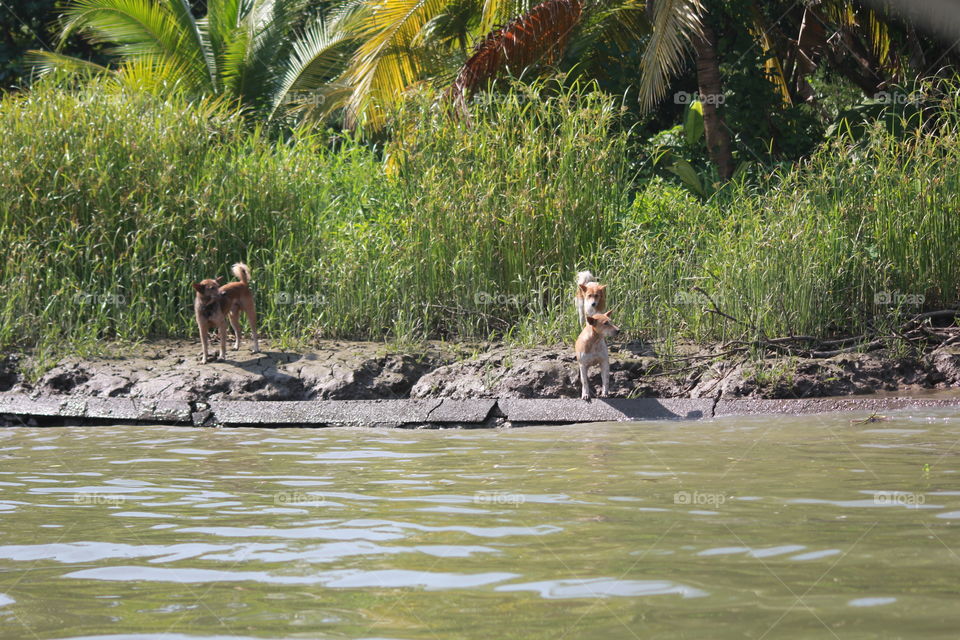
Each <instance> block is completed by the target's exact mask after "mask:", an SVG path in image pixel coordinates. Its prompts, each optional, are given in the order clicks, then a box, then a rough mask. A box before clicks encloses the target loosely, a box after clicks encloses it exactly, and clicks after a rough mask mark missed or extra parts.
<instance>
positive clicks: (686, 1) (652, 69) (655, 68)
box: [638, 0, 703, 109]
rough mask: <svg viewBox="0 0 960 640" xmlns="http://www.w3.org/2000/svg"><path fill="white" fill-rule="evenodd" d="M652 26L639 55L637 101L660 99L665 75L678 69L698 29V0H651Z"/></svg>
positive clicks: (648, 106)
mask: <svg viewBox="0 0 960 640" xmlns="http://www.w3.org/2000/svg"><path fill="white" fill-rule="evenodd" d="M652 4H653V20H652V26H653V30H652V32H651V34H650V39H649V41H648V42H647V46H646V48H645V49H644V51H643V56H642V57H641V58H640V86H639V89H638V93H639V99H640V105H641V106H642V107H643V108H644V109H651V108H653V106H654V105H655V104H656V103H658V102H659V101H660V100H662V99H663V96H664V94H665V93H666V92H667V86H668V83H669V79H670V78H671V77H672V76H673V75H675V74H676V73H677V72H679V71H680V68H681V66H682V64H683V62H684V52H685V50H686V49H687V47H688V46H689V45H690V40H691V38H694V37H699V36H700V33H701V29H702V27H701V22H700V16H701V15H702V14H703V4H702V2H701V0H652Z"/></svg>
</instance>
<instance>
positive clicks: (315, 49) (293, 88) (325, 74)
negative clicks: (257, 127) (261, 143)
mask: <svg viewBox="0 0 960 640" xmlns="http://www.w3.org/2000/svg"><path fill="white" fill-rule="evenodd" d="M354 8H355V6H347V7H345V8H343V9H341V10H340V11H338V12H337V13H336V14H335V15H334V16H332V19H331V20H330V21H329V23H326V22H325V21H322V20H317V21H315V22H314V23H313V24H311V25H310V26H309V27H307V29H306V30H305V31H304V32H303V33H302V34H301V35H300V37H298V38H297V39H296V40H295V41H294V43H293V49H292V51H291V53H290V55H289V56H288V58H287V60H286V61H285V63H284V67H283V72H282V75H281V78H280V81H279V83H278V85H277V90H276V91H275V93H274V95H273V99H272V102H271V105H270V109H269V113H268V117H271V118H272V117H274V116H275V115H276V114H277V113H278V110H279V109H280V107H281V105H283V104H285V103H286V104H289V105H291V107H292V108H293V109H297V108H304V107H306V108H309V107H315V106H321V107H322V106H323V105H324V104H325V103H326V100H327V96H326V95H325V94H324V93H322V92H321V91H319V90H320V89H322V88H323V87H324V86H325V85H327V84H329V83H330V82H332V81H333V80H334V79H336V78H337V77H338V76H339V75H340V74H341V73H343V71H344V69H345V67H346V65H347V63H348V62H349V60H350V53H351V52H352V50H353V49H354V48H356V44H357V42H356V39H355V37H354V36H353V34H352V33H351V32H350V31H349V29H347V28H345V23H347V22H348V21H349V19H350V17H351V16H352V13H353V10H354ZM297 93H302V94H304V95H303V96H301V97H300V98H299V99H298V98H297V97H296V95H295V94H297Z"/></svg>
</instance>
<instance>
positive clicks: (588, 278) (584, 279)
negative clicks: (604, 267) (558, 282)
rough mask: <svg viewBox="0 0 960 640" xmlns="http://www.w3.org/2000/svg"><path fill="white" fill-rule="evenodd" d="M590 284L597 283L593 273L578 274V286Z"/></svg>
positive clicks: (583, 272)
mask: <svg viewBox="0 0 960 640" xmlns="http://www.w3.org/2000/svg"><path fill="white" fill-rule="evenodd" d="M588 282H596V281H595V280H594V279H593V274H592V273H590V272H589V271H581V272H580V273H578V274H577V284H578V285H581V284H587V283H588Z"/></svg>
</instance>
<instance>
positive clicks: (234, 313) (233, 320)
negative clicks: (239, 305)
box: [230, 309, 240, 351]
mask: <svg viewBox="0 0 960 640" xmlns="http://www.w3.org/2000/svg"><path fill="white" fill-rule="evenodd" d="M230 326H231V327H233V335H234V337H235V338H236V340H235V341H234V343H233V350H234V351H239V350H240V311H238V310H236V309H232V310H231V311H230Z"/></svg>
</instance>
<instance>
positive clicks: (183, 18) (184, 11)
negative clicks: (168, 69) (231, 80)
mask: <svg viewBox="0 0 960 640" xmlns="http://www.w3.org/2000/svg"><path fill="white" fill-rule="evenodd" d="M167 6H168V7H169V9H170V15H172V16H173V18H174V20H176V21H177V25H178V26H179V28H180V31H181V33H182V34H183V38H184V40H185V41H186V42H189V44H190V47H189V50H190V51H191V52H192V53H193V55H196V56H198V57H199V58H200V59H201V60H202V61H203V64H204V66H205V67H206V70H207V78H208V80H209V82H210V87H211V88H212V89H213V90H214V91H217V90H218V89H219V86H218V85H219V80H218V78H217V65H216V59H215V58H214V56H213V54H212V53H211V51H210V43H209V41H208V40H207V38H206V34H204V33H203V32H202V31H201V30H200V27H199V26H198V25H197V21H196V20H194V18H193V13H191V12H190V4H189V3H188V2H187V0H167ZM176 66H178V65H177V64H174V65H173V67H174V68H175V67H176Z"/></svg>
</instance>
